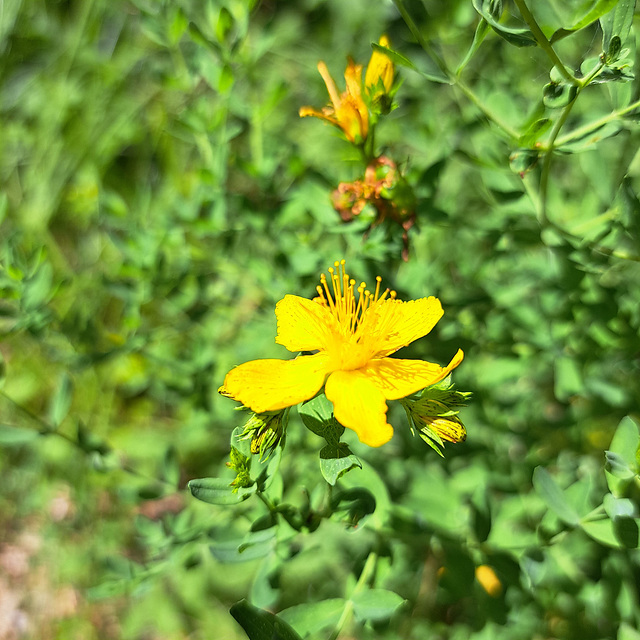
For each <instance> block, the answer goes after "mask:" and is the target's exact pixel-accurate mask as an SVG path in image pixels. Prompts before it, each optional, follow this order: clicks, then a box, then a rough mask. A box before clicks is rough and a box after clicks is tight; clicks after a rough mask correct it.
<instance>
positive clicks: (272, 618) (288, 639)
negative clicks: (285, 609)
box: [229, 600, 302, 640]
mask: <svg viewBox="0 0 640 640" xmlns="http://www.w3.org/2000/svg"><path fill="white" fill-rule="evenodd" d="M229 611H230V613H231V615H232V616H233V617H234V618H235V619H236V620H237V621H238V624H240V626H241V627H242V628H243V629H244V630H245V633H246V634H247V636H249V640H302V638H301V637H300V636H299V635H298V634H297V633H296V632H295V631H294V630H293V629H292V628H291V627H290V626H289V625H288V624H287V623H286V622H285V621H284V620H282V619H281V618H279V617H278V616H276V615H274V614H273V613H270V612H269V611H265V610H263V609H258V608H257V607H254V606H253V605H251V604H249V603H248V602H247V601H246V600H240V602H236V604H234V605H233V606H232V607H231V609H230V610H229Z"/></svg>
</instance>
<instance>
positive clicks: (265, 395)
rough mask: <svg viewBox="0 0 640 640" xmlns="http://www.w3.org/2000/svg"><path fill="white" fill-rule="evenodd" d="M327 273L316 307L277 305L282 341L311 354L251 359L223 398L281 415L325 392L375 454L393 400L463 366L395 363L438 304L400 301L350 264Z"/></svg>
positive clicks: (296, 302)
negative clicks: (356, 276)
mask: <svg viewBox="0 0 640 640" xmlns="http://www.w3.org/2000/svg"><path fill="white" fill-rule="evenodd" d="M329 273H330V280H331V285H329V284H328V283H327V278H326V277H325V275H324V274H322V275H321V277H320V285H319V286H318V287H317V291H318V297H316V298H314V299H313V300H309V299H307V298H301V297H299V296H294V295H287V296H285V297H284V298H283V299H282V300H280V302H278V304H277V305H276V317H277V319H278V336H277V338H276V342H277V343H279V344H282V345H284V346H285V347H286V348H287V349H289V351H293V352H298V351H312V352H315V353H313V354H312V355H300V356H298V357H297V358H295V359H293V360H277V359H265V360H253V361H251V362H246V363H245V364H242V365H239V366H237V367H235V368H234V369H232V370H231V371H229V373H228V374H227V376H226V377H225V380H224V384H223V387H222V389H223V392H224V393H225V395H228V396H230V397H232V398H234V399H235V400H238V401H239V402H242V403H243V404H244V405H246V406H247V407H249V408H251V409H252V410H253V411H255V412H256V413H265V412H267V411H279V410H281V409H284V408H286V407H291V406H293V405H295V404H298V403H300V402H303V401H305V400H308V399H310V398H313V397H314V396H315V395H316V394H317V393H318V392H319V391H320V390H321V389H322V387H323V386H324V389H325V395H326V397H327V398H328V399H329V400H330V401H331V402H332V403H333V409H334V416H335V418H336V420H337V421H338V422H339V423H340V424H341V425H342V426H344V427H347V428H349V429H353V430H354V431H355V432H356V433H357V434H358V437H359V438H360V440H361V441H362V442H364V443H365V444H368V445H370V446H373V447H377V446H380V445H382V444H384V443H385V442H388V441H389V440H390V439H391V436H392V435H393V428H392V427H391V425H389V424H388V423H387V420H386V413H387V404H386V401H387V400H399V399H400V398H405V397H406V396H409V395H411V394H412V393H415V392H416V391H419V390H420V389H423V388H424V387H427V386H429V385H433V384H435V383H436V382H438V381H440V380H442V379H443V378H445V377H446V376H447V375H448V373H449V372H450V371H451V370H452V369H454V368H455V367H457V366H458V365H459V364H460V362H462V358H463V353H462V351H461V350H458V352H457V353H456V355H455V356H454V357H453V359H452V360H451V362H450V363H449V364H448V365H447V366H446V367H441V366H439V365H437V364H432V363H430V362H423V361H420V360H401V359H396V358H391V357H389V356H390V355H391V354H393V353H395V352H396V351H397V350H398V349H400V348H401V347H404V346H406V345H408V344H410V343H411V342H413V341H414V340H417V339H418V338H421V337H422V336H425V335H426V334H427V333H429V331H431V329H432V328H433V327H434V326H435V324H436V323H437V322H438V320H439V319H440V318H441V317H442V315H443V311H442V306H441V304H440V301H439V300H438V299H437V298H434V297H429V298H421V299H419V300H412V301H409V302H401V301H400V300H396V294H395V292H394V291H389V289H386V290H385V291H384V292H381V278H380V277H378V278H377V282H376V288H375V292H374V293H371V292H370V291H368V290H367V289H366V284H365V283H364V282H363V283H361V284H360V286H359V287H358V289H357V290H356V289H355V283H356V281H355V280H353V279H351V278H350V276H349V274H348V273H347V272H346V269H345V261H344V260H342V261H341V262H336V263H335V269H333V268H330V269H329ZM356 294H357V295H356Z"/></svg>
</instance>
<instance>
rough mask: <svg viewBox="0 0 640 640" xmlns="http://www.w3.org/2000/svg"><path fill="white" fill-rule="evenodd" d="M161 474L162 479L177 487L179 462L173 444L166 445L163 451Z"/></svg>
mask: <svg viewBox="0 0 640 640" xmlns="http://www.w3.org/2000/svg"><path fill="white" fill-rule="evenodd" d="M161 475H162V478H163V480H165V481H166V482H168V483H169V484H170V485H172V486H173V487H176V488H177V486H178V482H179V481H180V462H179V460H178V452H177V450H176V448H175V447H174V446H173V445H171V446H170V447H167V450H166V451H165V454H164V458H163V460H162V471H161Z"/></svg>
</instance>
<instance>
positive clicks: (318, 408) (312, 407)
mask: <svg viewBox="0 0 640 640" xmlns="http://www.w3.org/2000/svg"><path fill="white" fill-rule="evenodd" d="M298 413H299V414H300V417H301V418H302V422H303V423H304V425H305V427H307V429H309V430H310V431H313V433H315V434H316V435H318V436H321V437H323V438H324V434H325V431H326V430H327V423H331V422H333V421H334V417H333V404H331V402H330V401H329V400H327V397H326V396H325V395H324V393H321V394H320V395H317V396H316V397H315V398H312V399H311V400H309V401H308V402H305V403H303V404H302V405H301V406H300V407H299V408H298Z"/></svg>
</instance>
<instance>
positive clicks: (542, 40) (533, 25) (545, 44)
mask: <svg viewBox="0 0 640 640" xmlns="http://www.w3.org/2000/svg"><path fill="white" fill-rule="evenodd" d="M515 3H516V6H517V7H518V10H519V11H520V14H521V15H522V17H523V18H524V21H525V22H526V23H527V25H528V26H529V29H531V33H532V34H533V37H534V38H535V39H536V41H537V43H538V44H539V45H540V47H541V48H542V50H543V51H544V52H545V53H546V54H547V55H548V56H549V58H550V59H551V62H553V64H554V66H555V67H556V68H557V69H558V71H559V72H560V73H561V74H562V75H563V76H564V77H565V79H566V80H567V82H570V83H571V84H575V85H580V81H579V80H578V79H577V78H576V77H575V76H573V75H572V74H571V73H569V71H567V69H566V67H565V66H564V64H563V62H562V60H560V58H559V57H558V54H557V53H556V52H555V49H554V48H553V47H552V46H551V43H550V42H549V40H548V39H547V36H545V35H544V33H543V32H542V29H541V28H540V25H539V24H538V22H537V21H536V19H535V18H534V17H533V14H532V13H531V11H529V7H527V4H526V3H525V1H524V0H515Z"/></svg>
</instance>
